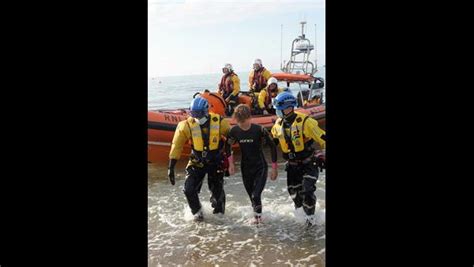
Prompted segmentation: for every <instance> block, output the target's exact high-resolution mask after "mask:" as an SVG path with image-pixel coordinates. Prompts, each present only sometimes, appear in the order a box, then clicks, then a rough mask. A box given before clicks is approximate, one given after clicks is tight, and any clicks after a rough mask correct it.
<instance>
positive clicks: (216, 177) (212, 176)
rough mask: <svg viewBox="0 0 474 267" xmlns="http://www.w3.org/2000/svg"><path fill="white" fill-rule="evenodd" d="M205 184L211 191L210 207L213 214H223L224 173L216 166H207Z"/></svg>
mask: <svg viewBox="0 0 474 267" xmlns="http://www.w3.org/2000/svg"><path fill="white" fill-rule="evenodd" d="M207 182H208V185H209V190H210V191H211V199H210V201H211V205H212V207H213V208H214V211H213V213H214V214H216V213H222V214H224V212H225V192H224V172H223V171H222V170H221V168H220V167H218V166H217V165H209V166H208V173H207Z"/></svg>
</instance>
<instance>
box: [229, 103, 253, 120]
mask: <svg viewBox="0 0 474 267" xmlns="http://www.w3.org/2000/svg"><path fill="white" fill-rule="evenodd" d="M250 115H251V113H250V108H249V106H247V105H245V104H240V105H238V106H237V107H236V108H235V110H234V114H232V117H234V118H235V119H236V120H237V121H238V122H243V121H245V120H247V119H249V118H250Z"/></svg>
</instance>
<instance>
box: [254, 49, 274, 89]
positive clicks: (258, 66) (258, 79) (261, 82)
mask: <svg viewBox="0 0 474 267" xmlns="http://www.w3.org/2000/svg"><path fill="white" fill-rule="evenodd" d="M270 77H272V73H271V72H270V71H269V70H267V69H265V67H263V65H262V60H261V59H258V58H257V59H255V61H254V63H253V70H252V71H250V74H249V90H250V92H253V93H256V94H255V95H257V94H258V93H259V92H260V91H261V90H262V89H263V88H265V87H266V86H267V81H268V79H270Z"/></svg>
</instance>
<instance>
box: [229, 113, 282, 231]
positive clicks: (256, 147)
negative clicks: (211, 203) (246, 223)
mask: <svg viewBox="0 0 474 267" xmlns="http://www.w3.org/2000/svg"><path fill="white" fill-rule="evenodd" d="M233 117H234V119H235V120H236V121H237V125H236V126H234V127H232V129H231V130H230V132H229V135H228V138H227V146H226V150H227V154H228V155H231V150H232V145H233V144H234V143H238V144H239V146H240V151H241V155H242V158H241V168H240V169H241V171H242V180H243V183H244V187H245V190H246V191H247V194H248V195H249V198H250V202H251V203H252V208H253V211H254V220H253V223H254V224H259V223H261V222H262V219H261V215H262V199H261V195H262V191H263V189H264V187H265V183H266V181H267V175H268V165H267V162H266V161H265V156H264V154H263V145H264V144H265V143H266V144H268V145H269V146H270V152H271V157H272V171H271V175H270V179H271V180H275V179H276V178H277V176H278V169H277V168H278V166H277V148H276V144H275V143H274V141H273V138H272V137H270V134H269V132H268V131H267V130H266V129H265V128H264V127H262V126H261V125H258V124H254V123H251V122H250V121H251V111H250V107H249V106H247V105H245V104H240V105H238V106H237V107H236V108H235V111H234V114H233ZM234 171H235V166H234V161H233V157H232V156H231V157H230V158H229V174H230V175H232V174H234Z"/></svg>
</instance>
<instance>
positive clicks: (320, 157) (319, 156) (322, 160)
mask: <svg viewBox="0 0 474 267" xmlns="http://www.w3.org/2000/svg"><path fill="white" fill-rule="evenodd" d="M316 164H317V165H318V167H319V170H320V171H321V172H322V171H323V169H326V155H325V153H323V152H318V153H316Z"/></svg>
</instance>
